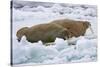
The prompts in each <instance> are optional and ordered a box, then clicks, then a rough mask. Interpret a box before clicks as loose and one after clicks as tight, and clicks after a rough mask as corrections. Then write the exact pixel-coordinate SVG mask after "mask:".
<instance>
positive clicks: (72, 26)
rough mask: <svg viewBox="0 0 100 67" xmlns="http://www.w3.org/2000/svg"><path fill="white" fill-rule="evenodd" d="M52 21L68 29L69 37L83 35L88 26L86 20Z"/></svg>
mask: <svg viewBox="0 0 100 67" xmlns="http://www.w3.org/2000/svg"><path fill="white" fill-rule="evenodd" d="M52 23H53V24H58V25H60V26H62V27H64V28H66V29H68V31H69V32H70V37H69V38H71V37H79V36H83V35H84V34H85V32H86V30H87V28H89V26H90V23H89V22H87V21H75V20H70V19H63V20H55V21H52Z"/></svg>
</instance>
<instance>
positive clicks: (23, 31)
mask: <svg viewBox="0 0 100 67" xmlns="http://www.w3.org/2000/svg"><path fill="white" fill-rule="evenodd" d="M27 31H28V27H24V28H21V29H20V30H18V31H17V34H16V36H17V40H18V42H20V41H21V38H22V36H24V35H25V33H26V32H27Z"/></svg>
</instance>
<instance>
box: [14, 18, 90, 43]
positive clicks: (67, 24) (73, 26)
mask: <svg viewBox="0 0 100 67" xmlns="http://www.w3.org/2000/svg"><path fill="white" fill-rule="evenodd" d="M89 26H90V23H89V22H87V21H75V20H69V19H62V20H54V21H52V22H50V23H47V24H39V25H35V26H32V27H30V28H29V27H23V28H21V29H20V30H18V31H17V34H16V36H17V38H18V41H20V40H21V38H22V36H26V39H27V40H28V41H29V42H32V43H33V42H37V41H39V40H41V41H42V42H43V43H49V42H54V41H55V39H56V38H57V37H58V38H63V39H64V40H65V39H69V38H72V37H79V36H83V35H84V34H85V32H86V29H87V28H89Z"/></svg>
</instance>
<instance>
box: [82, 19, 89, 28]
mask: <svg viewBox="0 0 100 67" xmlns="http://www.w3.org/2000/svg"><path fill="white" fill-rule="evenodd" d="M83 25H84V27H85V28H89V27H90V26H91V24H90V22H88V21H85V22H83Z"/></svg>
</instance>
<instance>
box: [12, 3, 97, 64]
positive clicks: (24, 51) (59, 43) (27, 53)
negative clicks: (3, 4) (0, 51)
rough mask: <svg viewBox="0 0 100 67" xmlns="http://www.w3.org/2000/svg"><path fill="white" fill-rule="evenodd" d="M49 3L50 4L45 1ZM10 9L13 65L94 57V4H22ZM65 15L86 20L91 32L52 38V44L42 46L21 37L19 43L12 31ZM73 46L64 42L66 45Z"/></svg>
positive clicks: (70, 61)
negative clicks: (82, 34)
mask: <svg viewBox="0 0 100 67" xmlns="http://www.w3.org/2000/svg"><path fill="white" fill-rule="evenodd" d="M49 5H50V4H49ZM16 7H17V5H16ZM12 9H13V18H12V20H13V29H12V33H13V41H12V45H13V46H12V50H13V51H12V52H13V64H14V65H16V64H28V65H31V64H32V65H37V64H58V63H73V62H88V61H89V62H90V61H96V60H97V9H96V6H94V5H90V6H89V5H84V7H83V6H81V5H78V6H77V5H73V4H68V5H67V4H66V6H64V7H63V6H61V5H60V4H54V5H53V6H52V7H49V8H46V7H44V6H41V5H39V6H37V7H30V6H29V5H28V6H27V5H24V7H22V8H20V9H18V8H17V9H16V8H14V7H13V8H12ZM62 18H69V19H74V20H87V21H89V22H90V23H91V25H92V26H91V27H92V29H93V32H95V33H91V31H90V30H89V29H88V30H87V32H86V34H85V36H80V37H77V38H76V37H73V38H70V39H69V40H63V39H61V38H56V40H55V41H54V43H50V44H53V45H50V46H45V45H44V44H43V43H42V41H41V40H40V41H38V42H35V43H30V42H28V41H27V40H26V37H25V36H23V37H22V40H21V42H20V43H19V42H18V41H17V38H16V32H17V30H18V29H20V28H22V27H26V26H27V27H31V26H33V25H37V24H41V23H49V22H50V21H52V20H55V19H62ZM69 43H70V44H75V45H68V44H69Z"/></svg>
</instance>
